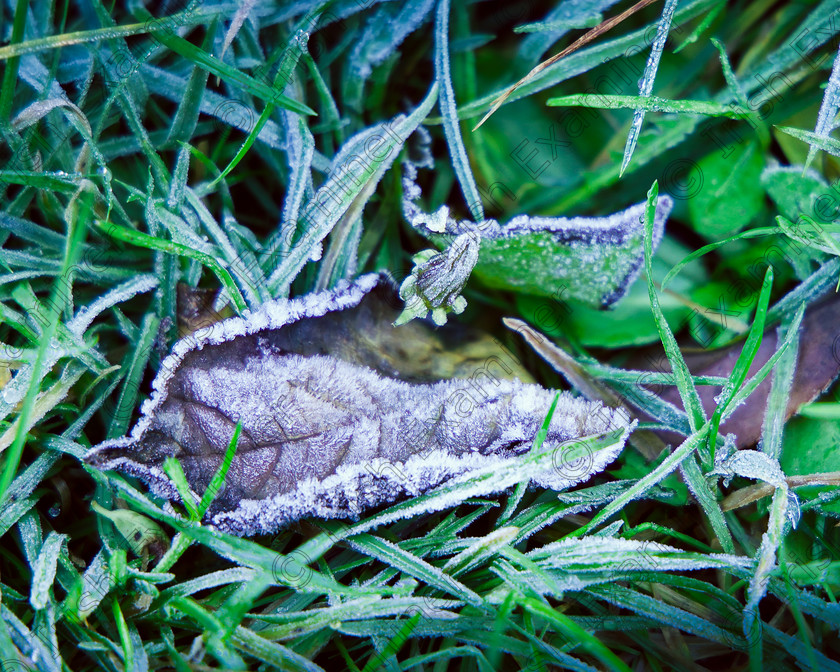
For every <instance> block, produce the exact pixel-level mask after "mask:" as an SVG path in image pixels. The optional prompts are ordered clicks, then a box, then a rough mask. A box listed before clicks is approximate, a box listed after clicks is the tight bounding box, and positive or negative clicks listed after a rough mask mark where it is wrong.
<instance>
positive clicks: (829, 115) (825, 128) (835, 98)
mask: <svg viewBox="0 0 840 672" xmlns="http://www.w3.org/2000/svg"><path fill="white" fill-rule="evenodd" d="M838 108H840V49H838V51H837V55H836V56H835V57H834V65H833V66H832V68H831V75H829V78H828V85H827V86H826V87H825V93H824V94H823V99H822V104H821V105H820V111H819V113H818V114H817V125H816V126H815V127H814V137H815V138H820V139H822V140H830V139H831V138H829V136H828V134H829V133H831V131H832V130H834V127H835V122H834V119H835V117H836V116H837V110H838ZM838 144H840V143H838ZM819 148H820V149H822V147H819ZM817 149H818V145H816V144H815V143H811V146H810V147H809V148H808V157H807V158H806V159H805V165H804V166H803V168H802V174H803V175H804V174H805V171H806V170H807V169H808V166H810V165H811V161H813V160H814V156H815V155H816V153H817Z"/></svg>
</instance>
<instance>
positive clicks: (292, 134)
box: [261, 112, 315, 271]
mask: <svg viewBox="0 0 840 672" xmlns="http://www.w3.org/2000/svg"><path fill="white" fill-rule="evenodd" d="M283 127H284V129H285V131H286V143H285V147H284V148H285V152H286V157H287V160H288V162H289V170H290V174H289V185H288V189H287V190H286V195H285V197H284V199H283V212H282V215H281V218H280V226H279V228H278V230H277V233H276V234H274V235H273V236H272V238H271V239H270V240H269V242H268V243H267V244H266V256H265V257H264V258H263V260H262V262H261V263H262V265H263V268H264V269H265V270H266V271H269V270H270V268H269V267H268V266H267V264H270V266H271V267H274V266H275V265H276V255H277V254H278V252H279V253H280V254H281V255H285V254H286V253H287V252H288V251H289V249H290V248H291V246H292V240H293V239H294V234H295V229H296V228H297V219H298V214H299V213H300V206H301V204H302V203H303V197H304V194H305V193H306V190H307V189H311V188H312V157H313V155H314V153H315V138H314V136H313V135H312V132H311V131H310V130H309V126H308V125H307V124H306V120H305V119H304V118H303V117H300V116H298V115H294V114H293V113H292V112H284V113H283Z"/></svg>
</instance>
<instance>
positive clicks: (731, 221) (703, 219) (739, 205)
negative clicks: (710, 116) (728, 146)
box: [688, 142, 764, 241]
mask: <svg viewBox="0 0 840 672" xmlns="http://www.w3.org/2000/svg"><path fill="white" fill-rule="evenodd" d="M697 168H698V172H699V174H700V175H701V176H702V180H703V186H702V188H701V189H700V190H699V191H698V192H697V194H696V195H695V196H693V197H692V198H690V199H689V200H688V212H689V215H690V217H691V220H690V221H691V226H692V228H693V229H694V230H695V231H697V233H699V234H700V235H701V236H703V237H704V238H706V239H707V240H712V241H716V240H719V239H720V238H723V237H725V236H730V235H732V234H734V233H737V232H738V231H740V230H741V229H743V228H745V227H746V226H747V225H748V224H749V223H750V222H751V221H753V220H754V219H755V218H756V217H758V215H759V213H761V211H762V209H763V206H764V190H763V189H762V186H761V171H762V169H763V168H764V153H763V151H762V150H761V148H759V147H758V145H756V144H755V143H752V142H749V143H747V142H745V143H742V144H740V145H738V146H737V147H736V148H735V149H734V150H733V151H732V152H731V153H729V154H727V153H724V152H722V151H719V150H717V149H715V151H713V152H710V153H709V154H706V156H704V157H703V158H702V159H701V160H700V161H699V162H698V164H697Z"/></svg>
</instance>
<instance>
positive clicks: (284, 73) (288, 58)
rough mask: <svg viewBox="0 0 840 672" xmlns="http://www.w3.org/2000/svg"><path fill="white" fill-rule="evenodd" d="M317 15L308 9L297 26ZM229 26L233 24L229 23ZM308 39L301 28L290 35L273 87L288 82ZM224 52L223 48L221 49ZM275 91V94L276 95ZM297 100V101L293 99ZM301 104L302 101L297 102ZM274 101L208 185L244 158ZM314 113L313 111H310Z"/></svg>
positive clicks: (269, 113)
mask: <svg viewBox="0 0 840 672" xmlns="http://www.w3.org/2000/svg"><path fill="white" fill-rule="evenodd" d="M318 16H320V10H317V11H316V10H310V11H309V12H308V13H307V14H306V15H305V16H304V17H303V19H301V21H300V22H298V26H305V25H312V24H313V23H314V22H315V21H317V20H318ZM231 28H233V26H232V25H231ZM308 41H309V32H308V31H306V30H304V29H303V28H298V29H297V30H295V32H294V33H293V35H292V38H291V39H290V40H289V43H288V44H287V45H286V48H285V49H284V50H283V55H282V56H281V57H280V58H281V63H280V68H279V69H278V70H277V74H276V75H275V77H274V83H273V88H274V89H275V90H278V89H279V88H280V85H281V83H282V82H289V81H290V80H291V78H292V73H293V72H294V69H295V67H297V64H298V61H299V60H300V57H301V55H302V54H303V53H304V51H305V50H306V44H307V42H308ZM222 52H223V53H224V49H223V50H222ZM278 95H280V94H277V93H276V92H275V96H278ZM280 97H281V98H284V99H286V100H291V101H295V99H294V98H291V97H288V96H286V95H285V94H283V95H280ZM295 102H298V101H295ZM299 104H300V105H303V103H299ZM274 107H275V101H274V100H273V99H272V100H269V101H266V104H265V107H264V108H263V111H262V112H261V113H260V116H259V119H257V123H256V124H254V128H252V129H248V137H247V138H245V142H243V143H242V146H241V147H240V148H239V149H238V150H237V152H236V155H235V156H234V157H233V158H232V159H231V160H230V162H229V163H228V165H227V166H226V167H225V168H224V170H222V172H221V173H220V174H219V175H218V176H217V177H216V178H215V179H214V180H213V181H212V182H211V183H210V185H209V186H210V187H213V186H214V185H216V184H218V182H219V181H220V180H223V179H224V178H225V177H227V176H228V174H229V173H230V172H231V171H232V170H233V169H234V168H235V167H236V165H237V164H238V163H239V162H240V161H241V160H242V159H243V158H245V155H246V154H247V153H248V150H249V149H250V148H251V146H252V145H253V144H254V143H255V142H256V141H257V136H258V135H259V134H260V131H261V130H262V129H263V126H265V125H266V123H267V122H268V119H269V117H270V116H271V113H272V112H273V111H274ZM281 107H286V106H285V105H281ZM304 107H306V106H305V105H304ZM286 112H289V113H293V112H297V113H298V114H300V112H299V111H297V110H294V109H293V108H288V107H287V109H286ZM312 114H314V112H313V113H312Z"/></svg>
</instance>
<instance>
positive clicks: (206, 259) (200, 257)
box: [94, 220, 248, 313]
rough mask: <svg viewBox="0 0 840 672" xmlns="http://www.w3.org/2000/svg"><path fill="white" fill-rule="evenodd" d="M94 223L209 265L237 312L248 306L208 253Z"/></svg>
mask: <svg viewBox="0 0 840 672" xmlns="http://www.w3.org/2000/svg"><path fill="white" fill-rule="evenodd" d="M94 225H95V226H96V227H97V228H99V229H101V230H102V231H103V232H104V233H107V234H108V235H110V236H112V237H114V238H117V239H118V240H122V241H124V242H126V243H131V244H133V245H138V246H140V247H146V248H148V249H150V250H159V251H161V252H168V253H169V254H173V255H179V256H182V257H189V258H190V259H195V260H197V261H199V262H201V263H202V264H204V265H205V266H207V267H209V268H210V270H212V271H213V272H214V273H215V274H216V276H217V277H218V278H219V281H220V282H221V283H222V285H224V288H225V289H226V290H227V292H228V295H229V296H230V298H231V301H232V302H233V304H234V306H235V307H236V310H237V311H238V312H239V313H243V312H244V311H245V310H247V308H248V306H247V304H246V303H245V300H244V299H243V298H242V294H240V292H239V288H238V287H237V286H236V283H235V282H234V281H233V278H232V277H231V275H230V273H229V272H228V270H227V269H226V268H223V267H222V266H221V265H220V264H219V262H218V261H216V259H215V258H213V257H212V256H210V255H207V254H204V253H203V252H199V251H197V250H193V249H192V248H189V247H187V246H185V245H180V244H179V243H174V242H172V241H170V240H161V239H160V238H155V237H154V236H150V235H148V234H145V233H143V232H142V231H132V230H131V229H126V228H125V227H122V226H118V225H116V224H114V223H112V222H105V221H98V220H97V221H94Z"/></svg>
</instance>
